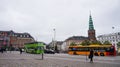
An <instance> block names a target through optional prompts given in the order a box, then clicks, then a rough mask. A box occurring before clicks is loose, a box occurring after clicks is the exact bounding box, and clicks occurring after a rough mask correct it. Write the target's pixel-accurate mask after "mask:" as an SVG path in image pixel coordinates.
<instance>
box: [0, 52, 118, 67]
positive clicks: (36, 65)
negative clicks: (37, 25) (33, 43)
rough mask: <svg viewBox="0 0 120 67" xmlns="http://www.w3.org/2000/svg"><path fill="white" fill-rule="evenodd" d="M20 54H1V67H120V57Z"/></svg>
mask: <svg viewBox="0 0 120 67" xmlns="http://www.w3.org/2000/svg"><path fill="white" fill-rule="evenodd" d="M41 58H42V55H38V54H27V53H23V54H20V53H19V52H17V51H13V52H11V53H10V52H7V53H3V54H2V53H0V67H120V56H115V57H113V56H109V57H96V56H95V57H94V63H90V62H89V59H86V58H87V57H86V56H80V55H68V54H44V59H43V60H42V59H41Z"/></svg>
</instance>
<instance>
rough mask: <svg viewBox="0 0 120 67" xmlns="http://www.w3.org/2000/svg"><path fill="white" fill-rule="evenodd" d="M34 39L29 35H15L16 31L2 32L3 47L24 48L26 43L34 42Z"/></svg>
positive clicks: (0, 33) (0, 32) (0, 40)
mask: <svg viewBox="0 0 120 67" xmlns="http://www.w3.org/2000/svg"><path fill="white" fill-rule="evenodd" d="M34 41H35V40H34V38H33V37H32V36H31V35H30V34H29V33H15V32H14V31H12V30H11V31H0V48H1V47H10V46H12V47H14V48H18V47H24V43H28V42H34Z"/></svg>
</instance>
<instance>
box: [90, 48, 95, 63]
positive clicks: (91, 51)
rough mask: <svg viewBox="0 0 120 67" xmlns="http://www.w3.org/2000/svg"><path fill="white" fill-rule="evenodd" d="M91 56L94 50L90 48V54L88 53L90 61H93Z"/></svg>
mask: <svg viewBox="0 0 120 67" xmlns="http://www.w3.org/2000/svg"><path fill="white" fill-rule="evenodd" d="M93 56H94V51H93V49H90V54H89V59H90V62H93Z"/></svg>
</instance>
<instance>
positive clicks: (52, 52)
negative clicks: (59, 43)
mask: <svg viewBox="0 0 120 67" xmlns="http://www.w3.org/2000/svg"><path fill="white" fill-rule="evenodd" d="M44 53H45V54H55V52H54V50H49V49H45V50H44Z"/></svg>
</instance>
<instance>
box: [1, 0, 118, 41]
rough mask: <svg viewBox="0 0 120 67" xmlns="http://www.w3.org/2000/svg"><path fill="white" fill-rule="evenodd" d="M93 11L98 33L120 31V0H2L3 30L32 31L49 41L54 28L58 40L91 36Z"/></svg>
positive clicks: (37, 36) (38, 37) (31, 32)
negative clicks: (88, 33) (90, 23)
mask: <svg viewBox="0 0 120 67" xmlns="http://www.w3.org/2000/svg"><path fill="white" fill-rule="evenodd" d="M90 11H91V15H92V19H93V24H94V28H95V30H96V36H98V35H102V34H109V33H113V32H119V31H120V0H0V30H1V31H9V30H13V31H14V32H18V33H24V32H28V33H30V34H31V35H32V36H33V37H34V38H35V39H36V40H38V41H43V42H45V43H49V42H51V41H52V38H54V31H53V29H54V28H55V29H56V37H55V39H56V40H58V41H64V40H65V39H67V38H68V37H71V36H88V35H87V31H88V28H89V27H88V25H89V15H90ZM113 26H114V27H115V28H114V29H112V27H113Z"/></svg>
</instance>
